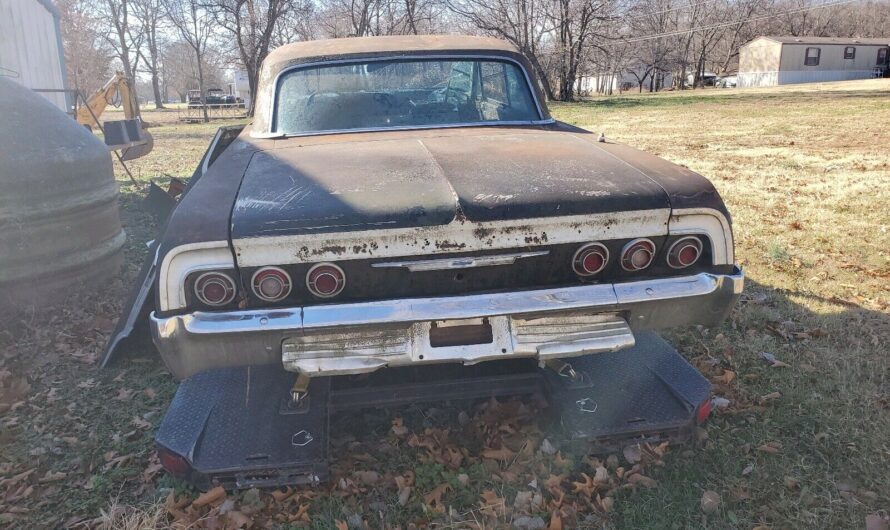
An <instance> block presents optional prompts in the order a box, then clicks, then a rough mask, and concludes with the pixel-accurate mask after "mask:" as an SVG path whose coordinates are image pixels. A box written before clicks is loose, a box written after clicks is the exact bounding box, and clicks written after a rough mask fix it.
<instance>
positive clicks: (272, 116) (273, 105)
mask: <svg viewBox="0 0 890 530" xmlns="http://www.w3.org/2000/svg"><path fill="white" fill-rule="evenodd" d="M411 58H417V59H419V60H437V59H438V60H443V59H450V60H455V59H474V60H479V59H490V60H495V61H501V62H508V63H511V64H513V65H515V66H516V67H517V68H519V70H520V71H521V72H522V75H523V76H524V77H525V82H526V87H528V90H529V92H531V96H532V100H533V101H534V102H535V108H536V110H537V111H538V118H539V119H537V120H512V121H490V122H457V123H449V124H442V125H403V126H397V127H365V128H360V129H359V128H357V129H331V130H326V131H312V132H305V133H292V134H288V133H284V132H278V131H274V130H273V129H274V128H277V126H278V124H277V122H278V114H277V111H278V108H277V101H278V89H279V86H278V83H279V81H280V80H281V76H283V75H284V74H287V73H289V72H292V71H294V70H303V69H309V68H317V67H319V66H337V65H347V64H362V63H370V62H381V61H393V60H403V61H404V60H410V59H411ZM272 86H273V88H274V90H273V91H272V94H271V97H270V98H269V100H270V101H269V130H268V131H264V132H262V133H258V132H255V131H251V132H250V136H251V137H253V138H269V139H274V138H294V137H302V136H319V135H327V134H344V133H362V132H379V131H412V130H423V129H451V128H455V127H500V126H517V125H549V124H552V123H555V122H556V120H554V119H553V118H544V116H545V112H544V106H543V105H542V104H541V101H540V100H539V99H538V92H537V90H535V88H536V87H535V85H534V84H533V83H532V78H531V77H530V76H529V75H528V71H527V70H526V69H525V67H524V66H523V65H522V63H520V62H519V61H517V60H516V59H513V58H510V57H506V56H504V55H496V54H493V55H485V54H466V55H465V54H460V53H457V54H435V55H421V54H413V53H412V54H406V55H387V56H380V57H368V58H359V57H353V58H349V59H337V60H333V61H316V62H311V63H304V64H297V65H293V66H290V67H287V68H283V69H281V70H280V71H279V72H278V73H277V74H275V79H274V80H273V81H272Z"/></svg>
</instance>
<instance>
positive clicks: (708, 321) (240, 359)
mask: <svg viewBox="0 0 890 530" xmlns="http://www.w3.org/2000/svg"><path fill="white" fill-rule="evenodd" d="M743 284H744V274H743V272H742V270H741V269H739V268H736V269H735V271H734V272H733V273H732V274H710V273H700V274H694V275H690V276H680V277H673V278H663V279H657V280H642V281H635V282H626V283H616V284H598V285H581V286H574V287H563V288H556V289H541V290H534V291H514V292H508V293H491V294H474V295H466V296H452V297H436V298H417V299H400V300H383V301H374V302H360V303H347V304H329V305H318V306H311V307H304V308H300V307H294V308H282V309H263V310H243V311H227V312H213V313H211V312H194V313H189V314H184V315H175V316H171V317H166V318H165V317H159V316H157V315H156V314H154V313H153V314H152V315H151V328H152V335H153V338H154V341H155V344H156V345H157V347H158V349H159V350H160V352H161V355H162V357H163V358H164V361H165V362H166V364H167V366H168V368H169V369H170V371H171V372H172V373H173V375H175V376H176V377H178V378H185V377H188V376H189V375H191V374H194V373H197V372H199V371H202V370H205V369H208V368H215V367H222V366H239V365H247V364H264V363H265V364H275V363H281V362H282V345H283V344H284V343H285V341H286V340H288V339H291V340H293V339H295V338H300V337H302V339H300V340H301V341H302V342H306V340H307V339H306V338H307V337H311V336H315V337H317V339H318V341H319V342H320V343H325V341H327V342H330V341H331V340H333V342H334V344H333V346H336V348H328V349H329V351H330V354H329V355H321V356H315V359H317V360H318V361H319V362H320V363H321V364H319V365H318V366H316V367H315V368H316V370H315V374H314V375H335V374H336V373H356V372H367V371H372V370H375V369H377V368H379V367H380V366H385V365H391V364H403V363H401V362H396V363H393V362H392V361H390V360H388V358H389V359H391V358H392V357H391V356H390V355H387V352H389V353H390V354H403V351H404V350H405V349H406V348H404V347H402V346H400V344H404V341H403V340H402V339H397V338H395V337H396V336H397V335H399V334H402V333H404V334H406V335H407V336H409V337H413V336H414V335H416V330H418V329H422V328H420V327H418V326H415V324H426V325H429V323H430V322H432V321H442V320H461V319H474V318H490V319H492V320H493V321H492V325H493V326H494V325H496V324H499V325H502V326H506V327H507V328H508V329H509V333H508V335H509V337H507V336H506V335H505V336H504V337H503V338H502V340H504V341H506V340H508V339H509V341H510V344H509V345H508V346H507V345H500V347H496V346H499V345H497V344H485V345H481V346H484V347H485V348H487V349H488V350H490V351H489V352H488V353H483V352H482V349H479V351H478V352H474V353H472V354H469V355H462V354H458V353H457V352H456V351H446V350H453V348H468V347H469V346H461V347H450V348H434V349H433V350H439V351H437V352H433V353H434V354H433V355H432V358H430V357H428V356H427V355H424V357H423V358H422V359H416V358H415V359H411V360H409V362H419V361H420V360H422V361H423V362H448V361H455V362H478V361H479V360H487V359H496V358H502V357H511V356H515V355H518V354H521V355H531V356H538V357H543V356H552V357H568V356H572V355H583V354H586V353H591V351H590V349H585V348H588V347H589V348H596V347H597V346H596V345H595V344H594V343H595V342H596V339H595V338H591V337H587V338H585V339H579V340H574V339H571V338H570V336H571V335H572V334H573V333H575V332H579V333H583V332H584V330H585V329H586V328H585V325H586V324H585V323H584V322H580V321H578V322H575V323H573V322H572V320H571V319H572V318H577V317H578V316H579V315H581V316H582V317H589V316H591V315H600V316H603V317H605V316H606V315H601V314H602V313H607V314H611V315H620V316H621V319H622V320H624V321H626V322H627V324H626V325H628V326H629V328H630V329H632V330H636V329H661V328H667V327H674V326H682V325H695V324H702V325H714V324H717V323H719V322H720V321H722V320H723V319H724V318H725V317H726V315H727V314H728V313H729V311H730V309H731V308H732V306H733V305H734V304H735V301H736V300H737V299H738V297H739V295H740V294H741V292H742V286H743ZM498 317H505V318H503V319H501V318H498ZM543 317H547V318H551V319H555V320H553V322H554V323H556V324H558V325H559V326H562V330H561V331H560V333H562V334H564V335H565V336H566V338H567V340H563V341H553V342H549V343H547V346H546V347H544V348H543V350H540V349H538V348H537V347H535V348H534V349H531V348H528V349H523V346H522V342H521V340H518V339H516V338H513V337H520V336H521V333H520V334H518V335H517V333H516V330H517V329H521V325H522V324H521V323H522V322H527V321H533V320H536V321H538V322H540V321H541V319H542V318H543ZM393 329H395V330H401V331H399V332H398V333H396V335H393V334H391V333H389V332H388V331H387V330H393ZM410 330H415V333H414V335H412V333H411V331H410ZM375 334H376V335H381V334H382V336H383V337H384V339H383V340H384V341H386V340H393V339H394V340H395V343H393V342H388V343H387V347H382V346H381V347H380V348H376V347H375V346H374V345H373V344H374V342H375V341H374V340H370V339H371V337H372V336H374V335H375ZM621 335H622V333H618V334H617V335H616V337H617V338H616V337H612V338H608V339H607V338H606V337H601V338H602V339H603V341H601V344H605V342H608V340H613V339H614V340H616V341H617V342H616V345H619V344H625V343H626V339H623V338H621ZM337 337H340V338H345V337H353V340H355V341H361V340H362V337H364V339H366V340H364V343H365V344H366V345H368V348H359V347H358V345H357V344H348V341H346V342H345V343H344V342H339V343H338V340H337ZM344 340H345V339H344ZM411 340H413V339H411ZM585 341H587V342H585ZM590 341H594V342H593V343H592V342H590ZM308 342H310V343H311V342H312V340H311V339H308ZM495 342H497V339H496V340H495ZM572 343H574V345H572ZM318 346H322V344H318ZM328 346H331V344H329V345H328ZM427 346H428V344H427ZM479 346H480V345H474V346H473V347H474V348H478V347H479ZM344 347H345V348H344ZM622 347H623V346H622ZM311 348H312V347H311V346H309V344H308V343H307V347H306V348H297V349H298V350H301V352H300V353H301V355H300V357H301V359H305V358H307V356H308V355H309V354H311ZM338 348H339V349H338ZM503 349H507V353H504V352H502V350H503ZM611 349H617V348H611ZM318 350H325V347H320V348H318ZM294 351H296V350H294ZM412 351H416V349H415V350H412ZM551 351H552V352H554V353H553V354H552V355H548V352H551ZM603 351H607V350H603ZM352 352H355V353H356V354H355V355H352ZM375 352H376V353H375ZM318 353H319V354H321V351H319V352H318ZM397 356H398V355H397ZM350 359H351V361H348V360H350ZM378 360H379V361H381V362H378ZM353 361H354V362H353ZM331 363H335V364H336V363H339V364H340V365H341V367H342V368H343V369H345V370H348V371H346V372H339V371H337V370H334V369H333V368H334V367H333V366H331V365H330V364H331ZM347 365H349V367H347ZM292 368H294V369H296V368H298V367H292Z"/></svg>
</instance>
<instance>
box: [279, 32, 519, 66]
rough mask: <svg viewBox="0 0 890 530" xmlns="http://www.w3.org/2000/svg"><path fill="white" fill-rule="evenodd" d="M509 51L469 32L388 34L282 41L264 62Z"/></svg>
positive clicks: (510, 48) (503, 44)
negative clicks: (392, 54) (380, 55)
mask: <svg viewBox="0 0 890 530" xmlns="http://www.w3.org/2000/svg"><path fill="white" fill-rule="evenodd" d="M472 51H475V52H479V53H487V52H498V51H500V52H512V53H516V52H517V49H516V47H515V46H513V45H512V44H510V43H508V42H507V41H503V40H500V39H495V38H493V37H477V36H470V35H389V36H383V37H350V38H345V39H321V40H313V41H305V42H294V43H291V44H285V45H284V46H281V47H279V48H277V49H275V50H273V51H272V52H271V53H270V54H269V56H268V58H267V59H266V62H268V63H276V62H280V61H286V62H292V63H297V62H307V60H313V61H314V60H317V59H330V58H331V57H334V56H344V55H346V56H357V55H377V54H384V53H399V54H410V53H412V52H442V53H446V54H447V53H449V52H472Z"/></svg>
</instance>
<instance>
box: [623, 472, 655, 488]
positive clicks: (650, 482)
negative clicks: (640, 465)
mask: <svg viewBox="0 0 890 530" xmlns="http://www.w3.org/2000/svg"><path fill="white" fill-rule="evenodd" d="M627 481H628V482H629V483H631V484H633V485H638V484H639V485H640V486H644V487H646V488H654V487H655V486H658V481H656V480H655V479H654V478H649V477H647V476H645V475H641V474H640V473H634V474H633V475H631V476H629V477H627Z"/></svg>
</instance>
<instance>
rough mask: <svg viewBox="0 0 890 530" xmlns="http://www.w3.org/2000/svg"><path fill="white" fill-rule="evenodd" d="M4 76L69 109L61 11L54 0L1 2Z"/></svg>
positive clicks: (1, 73)
mask: <svg viewBox="0 0 890 530" xmlns="http://www.w3.org/2000/svg"><path fill="white" fill-rule="evenodd" d="M0 76H3V77H6V78H8V79H12V80H13V81H16V82H17V83H19V84H21V85H24V86H26V87H28V88H30V89H32V90H36V91H38V92H40V93H41V95H43V96H44V97H45V98H46V99H48V100H49V101H50V102H52V103H53V104H54V105H56V106H57V107H58V108H59V109H61V110H63V111H65V112H68V111H69V110H70V109H71V105H73V104H74V102H73V101H70V97H69V96H68V94H67V93H65V92H64V91H63V90H64V89H65V88H67V86H66V75H65V53H64V51H63V49H62V36H61V32H60V30H59V11H58V10H57V9H56V6H55V5H53V3H52V1H51V0H3V1H2V2H0Z"/></svg>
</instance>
